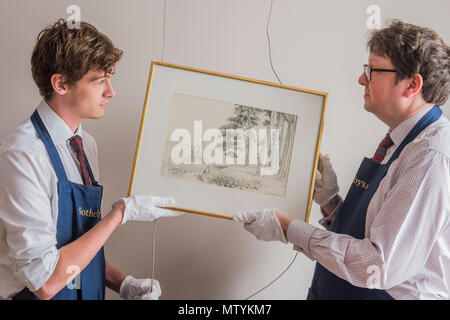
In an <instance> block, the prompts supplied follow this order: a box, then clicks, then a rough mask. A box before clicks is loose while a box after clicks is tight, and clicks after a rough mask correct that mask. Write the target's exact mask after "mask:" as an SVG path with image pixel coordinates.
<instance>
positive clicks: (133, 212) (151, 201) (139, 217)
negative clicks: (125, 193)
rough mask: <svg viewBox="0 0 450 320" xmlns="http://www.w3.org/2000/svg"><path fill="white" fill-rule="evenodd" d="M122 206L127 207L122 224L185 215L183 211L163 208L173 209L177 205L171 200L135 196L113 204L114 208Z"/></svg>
mask: <svg viewBox="0 0 450 320" xmlns="http://www.w3.org/2000/svg"><path fill="white" fill-rule="evenodd" d="M122 204H124V205H125V210H124V213H123V218H122V222H121V224H124V223H125V222H126V221H128V220H136V221H153V220H155V219H157V218H161V217H176V216H179V215H182V214H183V212H181V211H173V210H168V209H163V208H161V207H171V206H173V205H174V204H175V200H174V199H169V198H161V197H154V196H143V195H134V196H131V197H128V198H122V199H120V200H119V201H117V202H116V203H114V204H113V208H115V207H117V206H118V205H122Z"/></svg>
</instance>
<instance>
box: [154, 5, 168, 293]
mask: <svg viewBox="0 0 450 320" xmlns="http://www.w3.org/2000/svg"><path fill="white" fill-rule="evenodd" d="M166 4H167V0H164V14H163V36H162V49H161V62H164V47H165V46H166ZM155 260H156V219H155V220H154V221H153V243H152V280H151V284H150V285H151V287H150V292H152V291H153V280H154V279H155Z"/></svg>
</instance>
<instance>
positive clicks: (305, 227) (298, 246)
mask: <svg viewBox="0 0 450 320" xmlns="http://www.w3.org/2000/svg"><path fill="white" fill-rule="evenodd" d="M316 229H317V228H316V227H314V226H312V225H310V224H308V223H306V222H304V221H301V220H298V219H296V220H293V221H292V222H291V223H290V224H289V226H288V229H287V232H286V238H287V240H288V241H289V242H290V243H292V244H293V245H294V250H297V251H300V252H302V253H303V254H304V255H306V256H307V257H308V258H309V259H311V260H313V261H314V260H315V259H314V258H313V257H312V255H311V252H310V251H309V240H310V239H311V235H312V234H313V232H314V231H315V230H316Z"/></svg>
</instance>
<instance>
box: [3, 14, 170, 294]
mask: <svg viewBox="0 0 450 320" xmlns="http://www.w3.org/2000/svg"><path fill="white" fill-rule="evenodd" d="M121 55H122V51H121V50H119V49H117V48H115V47H114V45H113V44H112V42H111V41H110V40H109V39H108V37H106V36H105V35H104V34H102V33H100V32H99V31H98V30H97V29H96V28H95V27H94V26H92V25H90V24H88V23H85V22H82V23H81V27H80V28H79V29H69V28H67V26H66V24H65V22H64V21H63V20H59V21H58V22H56V23H55V24H54V25H52V26H49V27H47V28H45V29H44V30H42V31H41V33H40V34H39V36H38V39H37V42H36V45H35V48H34V50H33V54H32V58H31V70H32V74H33V79H34V81H35V82H36V84H37V86H38V88H39V91H40V93H41V95H42V96H43V98H44V99H43V100H42V102H41V103H40V104H39V105H38V107H37V109H36V111H35V112H34V113H33V115H32V116H31V118H30V119H28V120H26V121H25V122H24V123H23V124H21V125H20V126H19V127H17V128H16V129H15V131H14V132H13V133H12V134H10V135H9V136H8V137H6V138H5V139H3V141H2V142H1V143H0V297H1V298H3V299H52V298H53V299H104V296H105V286H108V287H109V288H111V289H113V290H115V291H116V292H118V293H119V294H120V296H121V297H122V298H124V299H158V297H159V296H160V294H161V289H160V287H159V283H158V281H157V280H152V279H135V278H133V277H132V276H127V277H125V275H124V274H123V273H121V272H120V271H119V270H117V269H116V268H114V267H113V266H112V265H110V264H109V263H108V262H107V261H106V260H105V257H104V252H103V245H104V243H105V242H106V240H107V239H108V237H109V236H110V235H111V233H112V232H113V231H114V230H115V228H116V227H117V226H118V225H119V224H123V223H125V222H126V221H127V220H144V221H151V220H153V219H156V218H158V217H162V216H175V215H178V213H175V212H171V211H169V210H165V209H161V208H159V207H164V206H170V205H172V204H173V203H174V200H172V199H165V198H157V197H151V196H133V197H130V198H122V199H121V200H119V201H118V202H116V203H115V204H114V205H113V208H112V210H111V211H110V212H109V213H108V214H107V215H106V216H104V218H103V219H101V215H100V209H101V200H102V186H100V185H99V184H98V182H97V181H98V177H99V170H98V160H97V146H96V143H95V140H94V138H93V137H92V136H90V135H89V134H88V133H87V132H86V131H84V130H83V129H82V127H81V123H82V122H83V120H84V119H98V118H101V117H102V116H103V114H104V113H105V110H106V108H107V104H108V101H109V99H111V98H113V97H114V96H115V92H114V90H113V88H112V85H111V77H112V75H113V74H114V68H115V64H116V63H117V62H118V61H119V59H120V58H121ZM74 277H75V279H73V278H74ZM152 284H153V286H152Z"/></svg>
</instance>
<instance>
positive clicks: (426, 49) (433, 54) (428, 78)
mask: <svg viewBox="0 0 450 320" xmlns="http://www.w3.org/2000/svg"><path fill="white" fill-rule="evenodd" d="M367 46H368V48H369V49H370V52H372V53H374V54H376V55H379V56H387V57H388V58H389V59H391V62H392V64H393V65H394V67H395V69H396V71H397V72H396V80H397V82H398V81H401V80H403V79H406V78H411V77H412V76H413V75H414V74H420V75H421V76H422V78H423V88H422V96H423V98H424V100H425V102H427V103H434V104H437V105H443V104H444V103H445V102H446V101H447V99H448V95H449V92H450V47H449V46H448V45H446V44H445V42H444V41H443V40H442V38H441V37H440V36H439V35H438V34H437V33H436V32H435V31H433V30H431V29H428V28H423V27H419V26H416V25H413V24H409V23H404V22H402V21H399V20H392V21H391V22H390V24H389V25H388V26H387V27H386V28H384V29H381V30H375V31H374V32H373V33H372V35H371V37H370V39H369V41H368V43H367Z"/></svg>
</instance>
